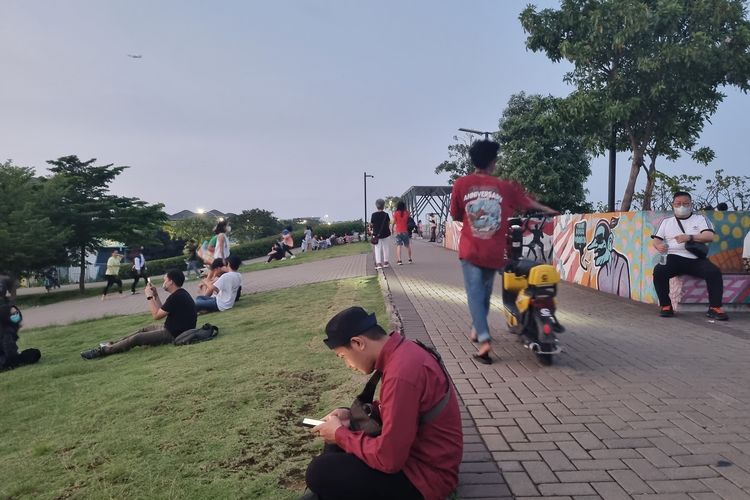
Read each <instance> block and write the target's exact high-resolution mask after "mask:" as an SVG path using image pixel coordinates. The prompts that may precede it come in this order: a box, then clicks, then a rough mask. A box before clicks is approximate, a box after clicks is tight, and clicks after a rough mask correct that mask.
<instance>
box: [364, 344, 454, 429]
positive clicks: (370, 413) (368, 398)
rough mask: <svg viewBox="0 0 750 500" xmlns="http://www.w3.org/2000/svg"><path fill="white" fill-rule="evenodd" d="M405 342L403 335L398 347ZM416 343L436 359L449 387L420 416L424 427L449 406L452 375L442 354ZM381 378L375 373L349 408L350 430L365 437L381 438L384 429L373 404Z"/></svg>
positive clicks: (376, 408) (378, 373) (420, 423)
mask: <svg viewBox="0 0 750 500" xmlns="http://www.w3.org/2000/svg"><path fill="white" fill-rule="evenodd" d="M404 340H406V337H404V336H403V335H402V336H401V341H400V342H399V344H398V345H399V346H400V345H401V344H402V343H403V342H404ZM414 343H415V344H417V345H418V346H419V347H421V348H422V349H424V350H426V351H427V352H429V353H430V354H431V355H432V356H433V357H434V358H435V360H436V361H437V362H438V364H439V365H440V368H441V369H442V370H443V373H444V374H445V380H446V383H447V385H448V387H447V388H446V390H445V394H444V395H443V397H442V398H441V399H440V401H438V402H437V404H436V405H435V406H433V407H432V408H430V409H429V410H427V411H426V412H425V413H422V414H420V415H419V425H424V424H429V423H430V422H432V421H433V420H435V418H436V417H437V416H438V415H440V412H442V411H443V409H444V408H445V407H446V406H447V405H448V401H449V400H450V396H451V388H452V387H453V384H452V382H451V378H450V375H448V370H446V369H445V364H443V358H441V357H440V354H438V353H437V351H435V350H434V349H431V348H429V347H427V346H426V345H424V344H423V343H422V342H420V341H419V340H415V341H414ZM396 348H398V346H396ZM381 376H382V374H381V373H380V372H378V371H376V372H375V373H373V374H372V377H370V380H368V381H367V385H365V388H364V390H363V391H362V392H361V393H360V394H359V395H358V396H357V397H356V398H354V402H353V403H352V406H351V408H349V412H350V417H349V428H350V429H351V430H353V431H362V432H363V433H364V434H365V435H367V436H370V437H376V436H379V435H380V433H381V431H382V429H383V420H382V418H381V417H380V411H379V410H378V407H377V405H375V404H374V403H373V397H374V396H375V387H376V386H377V385H378V382H380V377H381Z"/></svg>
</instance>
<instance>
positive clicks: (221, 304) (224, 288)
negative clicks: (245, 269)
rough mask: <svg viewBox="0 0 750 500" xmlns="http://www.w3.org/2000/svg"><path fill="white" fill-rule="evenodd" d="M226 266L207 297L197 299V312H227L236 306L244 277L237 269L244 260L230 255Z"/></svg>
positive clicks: (206, 294) (201, 296)
mask: <svg viewBox="0 0 750 500" xmlns="http://www.w3.org/2000/svg"><path fill="white" fill-rule="evenodd" d="M224 260H225V261H226V265H225V266H223V267H222V268H221V269H220V271H219V272H220V275H219V278H218V279H217V280H216V281H214V282H213V283H212V284H211V285H210V287H209V288H208V290H206V292H207V293H205V295H199V296H197V297H196V298H195V310H196V311H197V312H204V311H205V312H217V311H226V310H227V309H231V308H232V306H234V301H235V300H237V297H238V292H239V290H240V288H242V275H240V273H238V272H237V269H239V268H240V266H241V265H242V259H240V258H239V257H237V256H236V255H230V256H229V257H227V258H226V259H224Z"/></svg>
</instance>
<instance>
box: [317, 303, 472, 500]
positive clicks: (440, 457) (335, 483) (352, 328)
mask: <svg viewBox="0 0 750 500" xmlns="http://www.w3.org/2000/svg"><path fill="white" fill-rule="evenodd" d="M326 335H327V338H326V339H325V340H324V342H325V344H326V345H327V346H328V347H329V348H330V349H332V350H333V351H335V353H336V355H337V356H338V357H339V358H341V359H343V360H344V361H345V362H346V364H347V365H348V366H349V367H350V368H353V369H356V370H358V371H360V372H362V373H373V372H377V373H379V374H380V376H381V381H382V383H381V387H380V401H374V402H373V403H372V406H373V407H374V409H375V410H376V411H374V412H373V413H379V414H380V421H381V423H382V425H381V427H380V429H378V430H377V431H376V432H372V431H368V432H367V434H366V433H365V431H362V430H354V429H355V428H359V427H360V425H359V423H358V422H359V421H358V420H354V421H353V419H352V412H351V411H350V410H349V409H341V408H340V409H337V410H334V411H332V412H331V413H329V414H328V415H327V416H325V417H324V418H323V420H324V422H323V423H322V424H320V425H318V426H316V427H314V428H313V429H312V432H314V433H315V434H317V435H318V436H320V437H321V438H323V440H324V441H325V447H324V449H323V454H321V455H319V456H317V457H315V458H313V460H312V462H310V465H309V466H308V468H307V474H306V482H307V487H308V488H309V490H310V491H309V492H308V493H307V494H306V495H305V496H303V497H302V498H304V499H318V498H321V499H326V498H398V499H401V500H409V499H425V500H435V499H445V498H446V497H447V496H448V495H449V494H450V493H451V492H452V491H453V490H454V489H455V488H456V486H457V484H458V466H459V464H460V463H461V456H462V452H463V434H462V431H461V415H460V413H459V410H458V401H457V399H456V391H455V389H453V383H452V382H451V379H450V377H449V376H448V375H447V372H446V371H445V369H444V368H443V366H442V362H441V361H439V360H438V358H437V357H436V356H435V355H434V354H432V352H431V351H429V350H427V348H425V347H423V346H421V345H419V344H417V343H416V342H413V341H411V340H407V339H406V338H405V337H404V336H402V335H401V334H400V333H399V332H392V333H391V334H387V333H386V332H385V330H383V329H382V328H381V327H380V326H378V324H377V319H376V318H375V315H374V314H368V313H367V312H366V311H365V310H364V309H362V308H361V307H350V308H348V309H345V310H343V311H341V312H340V313H338V314H337V315H336V316H334V317H333V318H332V319H331V320H330V321H329V322H328V325H326ZM373 380H374V379H371V383H372V381H373ZM375 383H377V380H375ZM370 385H371V384H370V383H368V386H370ZM372 389H373V390H374V385H372ZM365 392H367V391H365ZM364 398H365V399H366V398H367V397H366V396H364Z"/></svg>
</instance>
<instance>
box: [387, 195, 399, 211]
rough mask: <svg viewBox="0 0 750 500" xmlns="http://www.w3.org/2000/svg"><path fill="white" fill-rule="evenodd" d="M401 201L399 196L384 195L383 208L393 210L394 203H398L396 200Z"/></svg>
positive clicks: (394, 207)
mask: <svg viewBox="0 0 750 500" xmlns="http://www.w3.org/2000/svg"><path fill="white" fill-rule="evenodd" d="M399 201H401V198H400V197H399V196H386V197H385V209H386V210H388V211H389V212H393V211H395V210H396V205H398V202H399Z"/></svg>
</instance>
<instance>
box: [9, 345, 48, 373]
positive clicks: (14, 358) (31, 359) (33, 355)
mask: <svg viewBox="0 0 750 500" xmlns="http://www.w3.org/2000/svg"><path fill="white" fill-rule="evenodd" d="M41 357H42V353H41V352H40V351H39V349H24V350H23V351H21V352H19V353H18V354H14V355H11V356H8V357H7V359H5V360H3V361H2V362H0V370H10V369H12V368H18V367H19V366H23V365H33V364H34V363H36V362H37V361H39V358H41Z"/></svg>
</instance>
